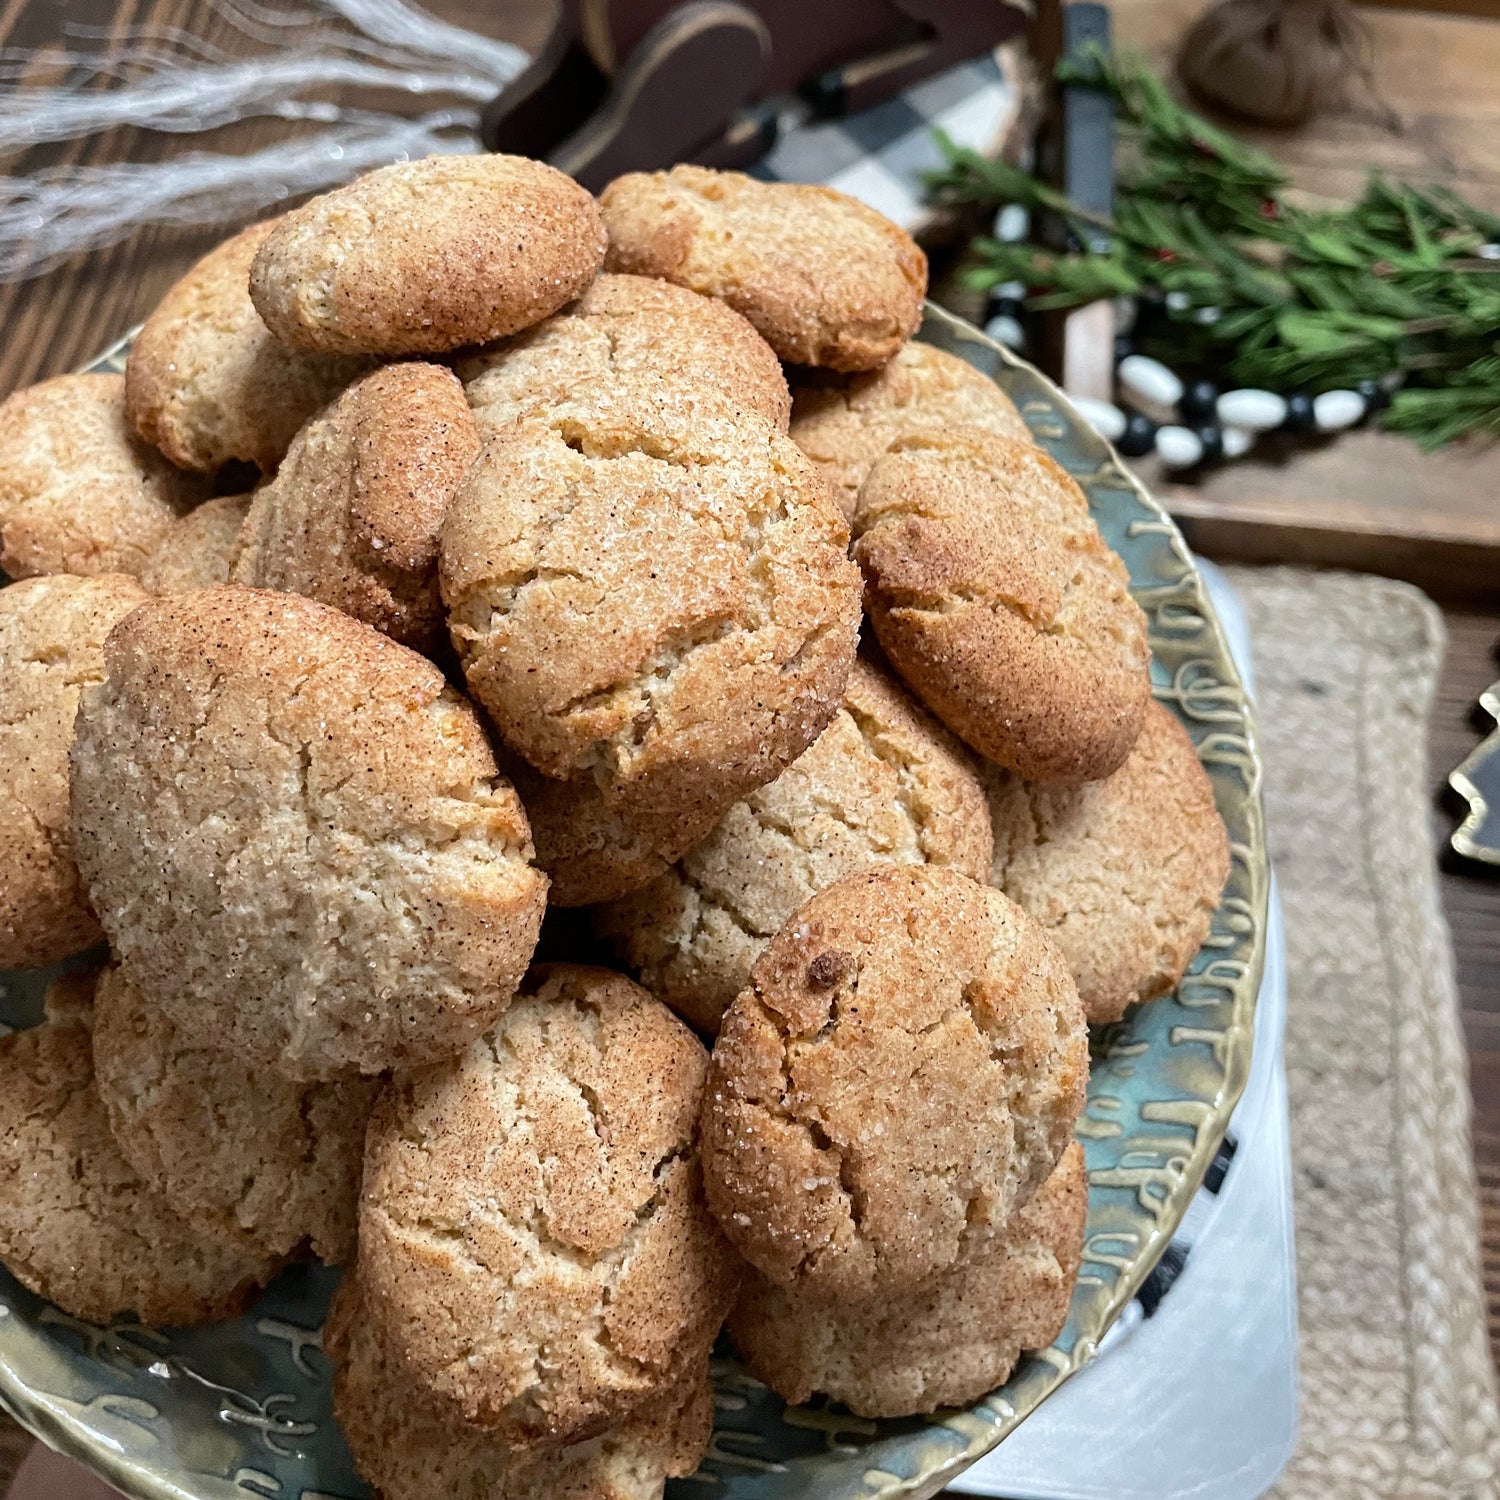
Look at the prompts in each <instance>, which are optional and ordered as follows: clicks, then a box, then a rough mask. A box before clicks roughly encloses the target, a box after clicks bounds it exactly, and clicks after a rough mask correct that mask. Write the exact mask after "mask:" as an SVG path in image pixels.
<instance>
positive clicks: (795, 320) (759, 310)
mask: <svg viewBox="0 0 1500 1500" xmlns="http://www.w3.org/2000/svg"><path fill="white" fill-rule="evenodd" d="M599 204H600V207H601V208H602V209H603V211H604V223H605V226H606V227H607V228H608V230H609V258H608V260H607V262H606V264H607V266H608V269H609V270H611V271H629V272H634V273H635V274H637V275H640V276H660V277H663V278H664V279H665V280H667V281H675V282H677V284H678V285H679V286H685V287H691V288H692V290H693V291H695V292H702V293H704V294H705V295H706V296H709V297H719V298H722V300H723V301H725V302H727V303H728V304H729V305H730V306H731V307H732V308H734V309H735V311H737V312H741V313H743V314H744V315H745V316H746V317H747V318H748V319H749V320H750V321H751V323H753V324H754V325H755V327H756V328H757V329H759V330H760V333H761V336H762V337H763V338H764V339H765V341H766V342H767V343H768V344H769V345H770V346H771V347H772V348H773V349H774V350H775V351H776V353H777V354H778V355H779V356H780V357H781V358H782V359H784V360H787V361H789V362H791V363H794V364H801V365H827V366H830V367H831V368H833V369H835V370H869V369H873V368H874V367H875V366H876V365H879V364H884V363H885V361H886V360H888V359H889V358H890V357H891V356H892V355H893V354H894V353H895V352H896V351H897V350H898V349H899V348H900V347H901V346H902V344H904V343H905V342H906V340H907V339H909V338H910V337H911V335H912V334H913V333H915V332H916V329H917V325H918V324H919V323H920V322H921V321H922V298H923V296H924V295H925V294H926V291H927V257H926V256H925V255H923V254H922V252H921V251H920V250H919V249H918V248H917V246H916V244H915V243H914V242H913V240H912V238H911V236H910V235H908V234H906V233H905V232H904V231H902V230H901V229H898V228H897V227H896V225H894V224H892V223H891V221H890V220H889V219H887V218H886V217H885V216H884V215H883V214H878V213H876V212H875V210H874V209H873V208H867V207H866V206H865V205H864V204H863V203H861V202H860V201H859V200H858V199H857V198H851V197H849V196H848V195H847V194H844V193H838V192H835V191H834V190H833V189H832V188H825V187H813V186H807V185H804V184H800V183H790V182H758V181H756V180H755V179H754V178H753V177H746V176H744V175H743V174H742V173H739V172H716V171H713V170H712V169H710V168H708V167H690V166H679V167H673V168H672V170H671V171H670V172H649V173H648V172H630V173H627V174H626V175H625V176H624V177H617V178H616V179H615V180H614V181H613V182H612V183H610V185H609V186H608V187H607V188H605V190H604V192H603V194H602V195H601V196H600V200H599Z"/></svg>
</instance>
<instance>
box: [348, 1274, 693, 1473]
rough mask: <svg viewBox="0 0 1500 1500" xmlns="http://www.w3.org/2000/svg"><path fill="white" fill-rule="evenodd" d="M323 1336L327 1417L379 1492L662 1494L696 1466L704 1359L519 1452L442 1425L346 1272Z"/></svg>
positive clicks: (482, 1436) (490, 1436)
mask: <svg viewBox="0 0 1500 1500" xmlns="http://www.w3.org/2000/svg"><path fill="white" fill-rule="evenodd" d="M323 1343H324V1348H325V1349H326V1351H327V1353H328V1356H329V1358H330V1359H332V1360H333V1362H334V1366H335V1368H334V1377H333V1409H334V1414H335V1416H337V1418H338V1420H339V1425H340V1427H341V1428H342V1429H343V1433H344V1438H345V1441H346V1442H347V1443H348V1445H349V1451H350V1453H352V1454H353V1456H354V1462H355V1465H356V1467H357V1468H358V1469H359V1471H360V1473H361V1474H363V1475H364V1476H365V1478H366V1479H367V1480H368V1481H369V1482H370V1484H371V1485H373V1486H374V1487H375V1489H376V1490H377V1491H378V1492H379V1494H380V1496H381V1500H439V1497H440V1500H660V1496H661V1493H662V1488H663V1485H664V1484H665V1482H666V1480H667V1479H669V1478H678V1477H681V1476H685V1475H688V1474H691V1473H692V1472H693V1470H694V1469H696V1468H697V1467H698V1463H699V1460H700V1459H702V1457H703V1455H704V1453H705V1452H707V1450H708V1444H709V1439H710V1437H711V1436H712V1432H713V1390H712V1387H711V1386H710V1385H709V1381H708V1370H707V1362H706V1361H703V1362H702V1365H701V1367H700V1368H699V1369H698V1370H696V1371H694V1373H693V1374H692V1376H691V1377H690V1378H689V1379H688V1380H686V1381H685V1382H684V1384H683V1386H682V1387H681V1388H680V1389H678V1390H675V1391H672V1392H670V1393H669V1394H668V1395H667V1396H666V1397H663V1398H661V1399H659V1400H657V1401H655V1402H653V1403H651V1404H650V1405H648V1406H646V1407H643V1408H641V1409H640V1410H638V1411H635V1412H632V1413H631V1415H630V1416H628V1417H626V1418H625V1419H624V1420H623V1421H622V1422H620V1423H618V1424H616V1425H614V1426H611V1427H607V1428H605V1429H604V1430H603V1431H602V1432H600V1433H597V1434H595V1435H594V1436H591V1437H588V1438H585V1439H583V1440H582V1441H580V1442H577V1443H570V1444H568V1445H567V1446H565V1447H561V1448H548V1449H543V1450H540V1451H536V1450H521V1451H515V1450H512V1449H508V1448H506V1447H505V1445H504V1444H503V1443H502V1442H500V1441H499V1439H497V1438H496V1437H495V1436H494V1434H492V1433H486V1432H480V1431H477V1430H475V1429H474V1428H470V1427H461V1426H449V1425H447V1424H445V1423H444V1422H443V1421H442V1420H441V1419H440V1418H439V1417H437V1416H436V1415H434V1414H433V1412H432V1411H431V1410H430V1409H429V1408H428V1407H427V1406H426V1405H425V1404H424V1403H423V1402H422V1401H421V1400H420V1399H418V1398H417V1396H416V1394H415V1392H414V1391H413V1389H412V1387H411V1384H410V1382H409V1381H408V1380H407V1379H406V1378H405V1377H404V1374H403V1372H402V1371H401V1370H400V1369H399V1368H398V1367H397V1366H396V1364H395V1362H394V1361H393V1360H392V1359H391V1358H390V1357H389V1356H388V1355H387V1353H386V1352H385V1350H384V1349H383V1348H382V1347H381V1345H380V1343H379V1341H378V1340H377V1339H376V1338H375V1337H374V1334H373V1332H372V1330H371V1325H370V1320H369V1317H368V1316H367V1314H366V1312H365V1309H364V1297H363V1293H362V1292H361V1290H360V1287H359V1283H358V1279H357V1278H356V1277H354V1276H352V1275H350V1276H346V1277H345V1278H344V1280H343V1282H342V1283H341V1284H340V1286H339V1289H338V1291H337V1292H335V1293H334V1297H333V1301H332V1303H331V1304H330V1305H329V1309H328V1321H327V1323H326V1325H325V1327H324V1332H323Z"/></svg>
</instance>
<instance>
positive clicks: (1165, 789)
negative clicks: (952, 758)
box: [988, 702, 1229, 1025]
mask: <svg viewBox="0 0 1500 1500" xmlns="http://www.w3.org/2000/svg"><path fill="white" fill-rule="evenodd" d="M988 782H989V797H990V809H991V812H992V813H993V815H994V822H995V865H994V871H993V874H992V877H991V879H992V881H993V883H994V884H995V885H996V886H998V887H999V888H1000V889H1001V890H1002V891H1004V892H1005V894H1006V895H1007V896H1009V897H1010V898H1011V899H1012V900H1013V901H1015V902H1016V903H1017V905H1019V906H1021V907H1023V908H1024V909H1025V910H1026V911H1028V912H1030V913H1031V915H1032V916H1033V917H1035V918H1036V919H1037V921H1038V922H1040V923H1041V924H1042V926H1043V927H1044V928H1046V930H1047V931H1048V933H1050V934H1051V936H1052V938H1053V941H1055V942H1056V944H1057V946H1058V947H1059V948H1060V949H1062V952H1063V956H1064V957H1065V958H1066V959H1067V960H1068V965H1069V967H1070V968H1071V969H1072V971H1073V978H1074V980H1075V981H1076V982H1077V984H1078V994H1079V997H1080V998H1081V999H1082V1001H1083V1008H1084V1010H1085V1011H1087V1012H1088V1018H1089V1021H1090V1023H1092V1024H1095V1025H1097V1024H1099V1023H1101V1022H1104V1021H1118V1020H1119V1019H1120V1017H1121V1016H1122V1015H1123V1014H1124V1013H1125V1009H1126V1007H1127V1006H1129V1005H1133V1004H1134V1003H1135V1002H1136V1001H1137V1000H1151V999H1153V998H1155V997H1156V996H1157V995H1164V994H1166V993H1167V991H1168V990H1170V989H1172V988H1173V987H1174V986H1175V985H1176V984H1177V981H1178V980H1179V979H1181V978H1182V976H1183V974H1184V972H1185V971H1186V969H1187V966H1188V964H1189V963H1190V962H1191V961H1192V958H1193V955H1194V954H1195V953H1197V951H1198V949H1199V947H1200V946H1201V945H1202V943H1203V939H1204V938H1205V937H1206V936H1207V935H1208V924H1209V919H1210V918H1211V917H1212V915H1213V912H1214V908H1215V907H1217V906H1218V904H1219V896H1220V895H1221V893H1222V892H1223V889H1224V882H1225V881H1226V880H1227V879H1228V878H1229V836H1228V834H1227V833H1226V832H1225V830H1224V822H1223V819H1221V818H1220V817H1219V814H1218V812H1217V810H1216V809H1215V807H1214V789H1213V783H1212V782H1210V781H1209V779H1208V773H1207V772H1206V771H1204V769H1203V765H1202V763H1201V762H1200V761H1199V759H1198V755H1197V752H1196V751H1195V750H1194V749H1193V742H1192V741H1191V740H1190V739H1189V738H1188V736H1187V731H1186V730H1185V729H1184V728H1183V727H1182V725H1181V724H1180V723H1179V722H1178V720H1177V718H1176V716H1175V715H1174V714H1172V713H1171V712H1170V710H1168V709H1166V708H1164V707H1162V705H1161V704H1159V703H1155V702H1153V703H1151V704H1150V706H1149V707H1148V708H1147V710H1146V718H1145V722H1144V724H1142V726H1141V733H1140V738H1139V739H1137V740H1136V742H1135V748H1134V749H1133V750H1131V752H1130V755H1129V758H1128V759H1127V760H1126V762H1125V764H1124V765H1123V766H1121V767H1120V769H1119V770H1118V771H1116V772H1115V773H1114V775H1113V776H1110V777H1108V778H1107V779H1105V780H1104V781H1095V782H1090V783H1088V784H1086V785H1084V786H1030V785H1028V784H1027V783H1025V782H1023V781H1022V780H1021V779H1020V778H1019V777H1017V776H1014V775H1011V774H1009V773H1007V772H1004V771H1001V770H1000V769H999V768H998V767H991V768H990V774H989V777H988Z"/></svg>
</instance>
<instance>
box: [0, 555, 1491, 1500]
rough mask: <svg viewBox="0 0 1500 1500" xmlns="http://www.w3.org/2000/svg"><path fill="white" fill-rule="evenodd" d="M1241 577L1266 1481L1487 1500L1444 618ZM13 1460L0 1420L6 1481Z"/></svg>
mask: <svg viewBox="0 0 1500 1500" xmlns="http://www.w3.org/2000/svg"><path fill="white" fill-rule="evenodd" d="M1230 576H1231V580H1232V582H1233V584H1234V586H1235V588H1236V589H1237V590H1238V591H1239V594H1240V597H1241V598H1242V599H1243V601H1244V604H1245V609H1246V612H1247V614H1248V616H1249V620H1250V626H1251V630H1252V633H1253V635H1254V641H1255V666H1256V672H1257V677H1258V681H1257V696H1258V699H1259V704H1260V723H1261V733H1262V737H1263V740H1264V748H1265V760H1266V778H1267V781H1266V805H1267V812H1268V814H1269V821H1270V830H1271V840H1272V851H1273V857H1274V859H1275V863H1276V870H1277V877H1278V879H1279V881H1280V886H1281V899H1282V904H1283V907H1284V911H1285V918H1286V932H1287V948H1288V965H1287V967H1288V973H1289V991H1290V993H1289V997H1288V999H1289V1007H1288V1018H1287V1038H1286V1050H1287V1081H1288V1084H1289V1087H1290V1091H1291V1109H1292V1145H1293V1155H1294V1163H1295V1178H1294V1180H1295V1193H1296V1215H1297V1262H1298V1276H1299V1280H1300V1288H1299V1295H1300V1310H1301V1330H1302V1332H1301V1360H1302V1417H1301V1423H1302V1426H1301V1437H1300V1441H1299V1445H1298V1450H1297V1453H1296V1456H1295V1457H1294V1458H1293V1460H1292V1463H1291V1466H1290V1467H1289V1468H1288V1470H1287V1472H1286V1474H1285V1476H1284V1477H1283V1479H1282V1481H1281V1483H1280V1484H1279V1485H1278V1486H1277V1488H1276V1490H1275V1491H1274V1492H1273V1493H1274V1495H1275V1496H1276V1497H1277V1500H1427V1497H1432V1500H1494V1497H1495V1496H1496V1495H1497V1493H1500V1483H1497V1476H1500V1420H1497V1416H1496V1407H1495V1394H1494V1381H1493V1373H1492V1370H1491V1366H1490V1359H1489V1349H1488V1344H1487V1342H1486V1339H1485V1325H1484V1317H1483V1314H1482V1304H1481V1298H1480V1282H1479V1266H1478V1243H1479V1232H1478V1208H1477V1195H1476V1192H1475V1186H1474V1171H1473V1160H1472V1157H1471V1155H1470V1150H1469V1138H1468V1110H1469V1102H1468V1094H1467V1090H1466V1085H1465V1071H1464V1055H1463V1045H1462V1041H1461V1038H1460V1035H1459V1030H1458V1014H1457V1003H1456V994H1455V990H1454V983H1453V960H1452V954H1451V952H1450V950H1449V946H1448V936H1447V930H1446V928H1445V926H1444V924H1443V919H1442V914H1441V911H1440V908H1439V905H1438V897H1437V887H1436V883H1435V881H1434V878H1433V860H1432V845H1431V835H1430V832H1429V827H1428V817H1429V813H1428V807H1427V803H1426V794H1425V787H1426V785H1427V774H1426V766H1425V759H1424V757H1425V749H1426V725H1427V712H1428V705H1429V702H1430V699H1431V696H1432V690H1433V685H1434V683H1435V681H1436V677H1437V670H1438V664H1439V661H1440V660H1441V656H1442V649H1443V628H1442V618H1441V616H1440V615H1439V614H1438V612H1437V610H1436V609H1435V608H1434V607H1433V606H1432V604H1431V603H1429V602H1428V600H1427V599H1425V598H1424V597H1423V596H1422V595H1421V594H1419V593H1417V592H1416V591H1415V590H1414V589H1410V588H1407V587H1405V586H1403V585H1401V584H1395V583H1390V582H1387V581H1386V580H1384V579H1378V578H1359V577H1345V576H1340V575H1335V574H1318V573H1308V572H1303V571H1299V570H1283V569H1266V570H1261V569H1236V570H1232V571H1231V574H1230ZM14 1439H19V1440H20V1441H14ZM22 1451H24V1439H21V1434H20V1433H19V1432H18V1430H17V1429H15V1428H13V1427H10V1426H9V1424H8V1423H7V1422H6V1419H5V1418H3V1417H0V1494H3V1493H4V1490H5V1486H6V1482H7V1481H8V1479H9V1476H10V1472H11V1470H12V1468H13V1466H14V1464H15V1463H16V1462H18V1461H19V1458H20V1454H21V1452H22Z"/></svg>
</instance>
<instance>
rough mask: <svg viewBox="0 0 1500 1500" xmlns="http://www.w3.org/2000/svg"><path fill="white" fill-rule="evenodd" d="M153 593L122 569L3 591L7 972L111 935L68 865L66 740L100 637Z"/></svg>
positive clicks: (92, 672) (1, 919) (100, 674)
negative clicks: (100, 922) (91, 907)
mask: <svg viewBox="0 0 1500 1500" xmlns="http://www.w3.org/2000/svg"><path fill="white" fill-rule="evenodd" d="M148 597H149V596H148V595H147V593H146V591H145V589H143V588H142V587H141V586H140V584H138V583H137V582H136V580H135V579H134V578H131V577H128V576H127V575H125V574H123V573H112V574H106V575H104V576H102V577H99V578H75V577H73V576H72V575H71V574H67V573H57V574H53V575H51V576H49V577H45V578H26V579H22V581H21V582H19V583H13V584H11V585H10V587H9V588H4V589H0V969H23V968H29V967H31V966H33V965H38V964H49V963H54V962H56V960H58V959H60V958H66V957H67V956H68V954H70V953H77V952H78V951H79V950H81V949H83V948H87V947H88V946H89V944H91V943H96V942H98V941H99V940H100V939H101V938H102V937H103V936H104V934H103V933H102V932H101V931H100V930H99V924H98V922H96V921H95V920H94V915H93V913H92V912H91V911H90V910H89V904H88V897H87V895H86V894H85V892H84V891H83V889H82V886H81V885H80V883H79V879H78V869H77V867H76V866H75V864H74V863H73V835H72V831H71V829H70V827H69V822H68V747H69V746H70V745H71V744H72V743H73V717H74V715H75V714H76V713H77V711H78V697H79V694H80V693H82V691H83V689H84V688H85V686H87V685H88V684H89V683H94V682H102V681H103V680H104V638H105V636H107V635H108V634H109V632H110V631H111V630H113V629H114V627H115V625H116V624H117V623H118V622H119V621H121V620H123V619H124V618H125V616H126V615H128V614H129V613H130V612H131V610H133V609H135V608H136V607H137V606H138V605H141V604H144V603H145V602H146V600H147V598H148Z"/></svg>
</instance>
